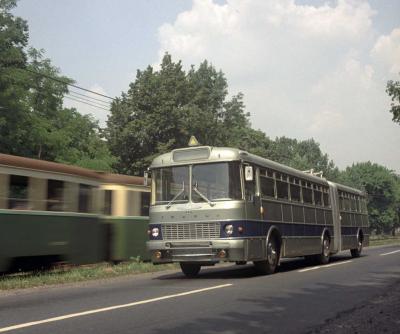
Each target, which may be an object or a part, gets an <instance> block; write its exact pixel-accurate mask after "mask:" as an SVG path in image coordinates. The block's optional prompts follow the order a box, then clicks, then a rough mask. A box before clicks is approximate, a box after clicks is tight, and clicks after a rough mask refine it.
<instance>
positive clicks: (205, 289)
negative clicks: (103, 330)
mask: <svg viewBox="0 0 400 334" xmlns="http://www.w3.org/2000/svg"><path fill="white" fill-rule="evenodd" d="M232 285H233V284H223V285H216V286H212V287H209V288H204V289H198V290H192V291H187V292H181V293H177V294H174V295H168V296H163V297H157V298H152V299H147V300H141V301H138V302H133V303H128V304H121V305H114V306H109V307H103V308H98V309H94V310H88V311H84V312H79V313H71V314H66V315H62V316H59V317H54V318H49V319H43V320H38V321H32V322H26V323H23V324H19V325H13V326H9V327H3V328H0V333H4V332H8V331H12V330H15V329H21V328H26V327H31V326H36V325H41V324H46V323H49V322H55V321H60V320H65V319H70V318H76V317H82V316H85V315H89V314H95V313H100V312H107V311H113V310H117V309H121V308H127V307H132V306H137V305H143V304H148V303H153V302H157V301H160V300H165V299H171V298H177V297H183V296H187V295H192V294H195V293H200V292H205V291H210V290H215V289H221V288H227V287H229V286H232Z"/></svg>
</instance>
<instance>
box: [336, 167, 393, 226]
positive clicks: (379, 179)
mask: <svg viewBox="0 0 400 334" xmlns="http://www.w3.org/2000/svg"><path fill="white" fill-rule="evenodd" d="M340 181H341V182H342V183H344V184H347V185H349V186H352V187H355V188H358V189H361V190H365V191H366V193H367V198H368V214H369V220H370V224H371V228H373V229H375V230H376V231H377V233H381V232H389V231H391V232H392V233H394V231H395V229H396V227H398V226H399V208H400V192H399V189H400V183H399V177H398V176H396V175H395V174H394V173H393V172H392V171H390V170H388V169H387V168H386V167H384V166H381V165H378V164H373V163H371V162H364V163H357V164H353V165H352V166H351V167H347V168H346V170H345V171H343V172H342V173H341V174H340Z"/></svg>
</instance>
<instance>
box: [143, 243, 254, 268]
mask: <svg viewBox="0 0 400 334" xmlns="http://www.w3.org/2000/svg"><path fill="white" fill-rule="evenodd" d="M247 244H248V240H244V239H241V240H235V239H216V240H210V241H200V240H185V241H182V240H175V241H174V240H152V241H147V243H146V246H147V250H148V251H149V252H150V255H151V259H152V262H153V263H171V262H201V263H203V264H207V263H209V264H213V263H216V262H220V261H227V262H230V261H245V260H246V257H247V254H246V253H247V252H246V250H247V249H248V247H246V246H247ZM221 251H224V253H225V256H224V257H221V256H220V255H221ZM156 252H160V253H161V257H160V258H157V257H156V256H155V253H156Z"/></svg>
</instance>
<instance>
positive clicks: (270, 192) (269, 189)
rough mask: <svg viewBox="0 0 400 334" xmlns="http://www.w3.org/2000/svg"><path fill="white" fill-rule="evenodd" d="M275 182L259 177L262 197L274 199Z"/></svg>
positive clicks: (268, 178)
mask: <svg viewBox="0 0 400 334" xmlns="http://www.w3.org/2000/svg"><path fill="white" fill-rule="evenodd" d="M274 185H275V182H274V179H272V178H270V177H265V176H260V186H261V193H262V195H263V196H267V197H275V189H274V188H275V187H274Z"/></svg>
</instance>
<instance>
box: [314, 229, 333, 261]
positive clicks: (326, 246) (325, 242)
mask: <svg viewBox="0 0 400 334" xmlns="http://www.w3.org/2000/svg"><path fill="white" fill-rule="evenodd" d="M330 253H331V240H330V239H329V237H328V235H326V234H325V235H324V238H323V239H322V252H321V254H318V255H317V256H316V260H317V262H318V263H319V264H327V263H328V262H329V255H330Z"/></svg>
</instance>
